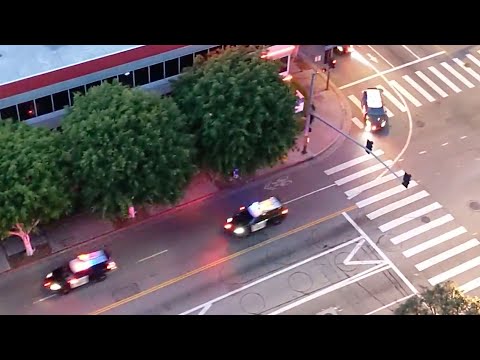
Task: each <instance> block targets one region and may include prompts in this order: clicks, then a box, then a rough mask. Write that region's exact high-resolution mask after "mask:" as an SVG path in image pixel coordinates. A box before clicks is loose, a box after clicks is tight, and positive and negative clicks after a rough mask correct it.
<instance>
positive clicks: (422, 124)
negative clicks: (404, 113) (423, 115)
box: [415, 120, 425, 128]
mask: <svg viewBox="0 0 480 360" xmlns="http://www.w3.org/2000/svg"><path fill="white" fill-rule="evenodd" d="M415 125H416V126H417V127H419V128H422V127H424V126H425V122H423V121H420V120H417V121H415Z"/></svg>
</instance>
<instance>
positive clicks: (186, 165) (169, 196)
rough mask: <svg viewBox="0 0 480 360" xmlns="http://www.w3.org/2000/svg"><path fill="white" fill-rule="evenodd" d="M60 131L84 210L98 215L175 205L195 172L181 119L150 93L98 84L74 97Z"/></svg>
mask: <svg viewBox="0 0 480 360" xmlns="http://www.w3.org/2000/svg"><path fill="white" fill-rule="evenodd" d="M62 129H63V139H64V146H65V149H66V152H67V159H68V161H69V162H70V164H71V168H72V169H71V171H72V174H73V177H74V179H75V181H76V183H77V186H78V188H79V192H80V197H81V199H82V201H83V204H84V206H87V207H89V208H91V209H92V210H93V211H98V212H101V213H102V215H106V214H108V215H116V214H118V213H122V214H125V213H126V211H127V209H128V208H129V207H131V206H136V205H142V204H145V203H165V204H168V203H174V202H175V201H177V200H178V199H179V198H180V197H181V196H182V194H183V189H184V187H185V186H186V185H187V184H188V182H189V180H190V178H191V176H192V174H193V173H194V170H195V168H194V165H193V164H192V154H193V139H192V136H191V135H189V134H188V133H187V132H186V127H185V117H184V115H182V113H181V112H180V111H179V109H178V107H177V106H176V105H175V103H174V102H173V100H172V99H169V98H163V97H160V96H158V95H157V94H154V93H150V92H146V91H143V90H139V89H133V90H132V89H129V88H127V87H125V86H123V85H120V84H119V83H118V82H114V83H113V84H109V83H103V84H102V85H100V86H96V87H93V88H91V89H90V90H89V91H88V92H87V94H86V95H84V96H82V95H76V96H75V105H74V106H73V107H72V108H71V109H70V110H69V112H68V114H67V115H66V117H65V118H64V121H63V122H62Z"/></svg>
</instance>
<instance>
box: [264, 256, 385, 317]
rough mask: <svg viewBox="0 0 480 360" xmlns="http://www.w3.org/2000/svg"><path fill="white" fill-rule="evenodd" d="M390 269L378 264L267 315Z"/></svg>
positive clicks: (276, 313) (277, 313) (290, 308)
mask: <svg viewBox="0 0 480 360" xmlns="http://www.w3.org/2000/svg"><path fill="white" fill-rule="evenodd" d="M388 269H390V265H385V263H382V264H379V265H375V266H372V267H371V268H370V269H368V270H365V271H362V272H360V273H358V274H355V275H353V276H351V277H349V278H347V279H345V280H342V281H340V282H338V283H336V284H333V285H331V286H329V287H327V288H325V289H322V290H319V291H317V292H314V293H313V294H310V295H308V296H305V297H304V298H301V299H299V300H297V301H295V302H293V303H291V304H288V305H285V306H284V307H281V308H280V309H277V310H275V311H273V312H271V313H269V314H268V315H280V314H282V313H284V312H286V311H288V310H292V309H294V308H296V307H298V306H300V305H303V304H305V303H307V302H309V301H312V300H314V299H316V298H319V297H321V296H323V295H326V294H329V293H331V292H333V291H335V290H338V289H341V288H344V287H346V286H348V285H352V284H355V283H357V282H359V281H361V280H364V279H366V278H369V277H371V276H373V275H376V274H378V273H381V272H384V271H386V270H388Z"/></svg>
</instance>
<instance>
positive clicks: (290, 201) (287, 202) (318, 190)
mask: <svg viewBox="0 0 480 360" xmlns="http://www.w3.org/2000/svg"><path fill="white" fill-rule="evenodd" d="M334 186H337V185H336V184H330V185H327V186H324V187H323V188H320V189H317V190H314V191H312V192H309V193H308V194H305V195H302V196H299V197H297V198H295V199H292V200H288V201H285V202H284V204H285V205H286V204H290V203H292V202H295V201H297V200H300V199H303V198H305V197H307V196H310V195H313V194H316V193H318V192H320V191H323V190H327V189H330V188H331V187H334Z"/></svg>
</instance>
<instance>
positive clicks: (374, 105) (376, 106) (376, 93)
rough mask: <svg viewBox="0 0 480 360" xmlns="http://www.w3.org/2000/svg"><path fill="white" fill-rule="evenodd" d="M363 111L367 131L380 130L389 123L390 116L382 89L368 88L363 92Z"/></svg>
mask: <svg viewBox="0 0 480 360" xmlns="http://www.w3.org/2000/svg"><path fill="white" fill-rule="evenodd" d="M361 103H362V112H363V121H364V122H365V131H367V132H370V131H378V130H381V129H383V128H384V127H385V126H386V125H387V121H388V116H387V113H386V110H385V107H384V105H383V97H382V90H380V89H377V88H368V89H366V90H363V92H362V101H361Z"/></svg>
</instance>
